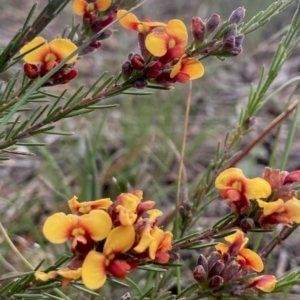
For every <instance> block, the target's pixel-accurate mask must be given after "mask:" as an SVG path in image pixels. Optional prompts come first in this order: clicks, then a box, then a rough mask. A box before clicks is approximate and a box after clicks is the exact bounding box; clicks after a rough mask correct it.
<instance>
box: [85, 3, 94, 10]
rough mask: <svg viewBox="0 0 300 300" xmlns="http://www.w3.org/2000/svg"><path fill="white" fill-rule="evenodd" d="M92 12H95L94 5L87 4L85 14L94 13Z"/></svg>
mask: <svg viewBox="0 0 300 300" xmlns="http://www.w3.org/2000/svg"><path fill="white" fill-rule="evenodd" d="M94 10H95V5H94V3H89V4H88V5H87V6H86V11H87V12H90V11H94Z"/></svg>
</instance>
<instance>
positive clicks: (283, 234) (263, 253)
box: [260, 224, 299, 259]
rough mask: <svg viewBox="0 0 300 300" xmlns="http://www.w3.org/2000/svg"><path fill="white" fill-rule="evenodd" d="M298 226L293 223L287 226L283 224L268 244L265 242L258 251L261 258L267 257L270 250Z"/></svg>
mask: <svg viewBox="0 0 300 300" xmlns="http://www.w3.org/2000/svg"><path fill="white" fill-rule="evenodd" d="M298 226H299V224H295V225H293V227H287V226H285V227H284V228H283V229H282V230H281V232H280V233H279V234H278V236H276V237H275V238H274V239H273V240H272V241H271V242H270V243H269V244H267V245H266V246H265V247H264V248H263V249H262V250H261V252H260V257H261V258H262V259H266V258H268V256H269V254H270V253H271V252H272V250H273V249H274V248H275V247H276V246H277V245H279V244H280V243H281V242H283V241H284V240H285V239H287V238H288V237H289V236H290V235H291V234H292V233H293V232H294V231H295V229H296V228H297V227H298Z"/></svg>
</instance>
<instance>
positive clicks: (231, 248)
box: [215, 230, 264, 272]
mask: <svg viewBox="0 0 300 300" xmlns="http://www.w3.org/2000/svg"><path fill="white" fill-rule="evenodd" d="M225 240H226V241H227V242H229V243H230V244H229V245H228V244H224V243H218V244H217V245H216V246H215V247H216V249H217V250H218V251H220V252H221V253H222V254H223V253H225V252H228V253H229V254H230V255H231V256H236V258H237V260H238V262H239V263H240V265H241V266H245V268H246V269H249V268H251V269H252V270H254V271H256V272H261V271H262V270H263V269H264V264H263V262H262V260H261V258H260V256H259V255H258V254H257V253H255V252H254V251H252V250H250V249H246V248H244V247H245V245H246V244H247V243H248V240H249V239H248V238H245V237H244V233H243V232H242V231H240V230H237V231H236V232H235V233H234V234H232V235H229V236H226V237H225Z"/></svg>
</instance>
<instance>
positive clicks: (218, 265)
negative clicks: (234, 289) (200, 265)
mask: <svg viewBox="0 0 300 300" xmlns="http://www.w3.org/2000/svg"><path fill="white" fill-rule="evenodd" d="M224 268H225V264H224V263H223V262H222V261H220V260H219V261H216V262H215V263H214V264H213V265H212V267H211V268H210V270H209V273H208V277H212V276H215V275H220V274H221V273H222V271H223V270H224Z"/></svg>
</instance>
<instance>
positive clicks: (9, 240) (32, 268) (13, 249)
mask: <svg viewBox="0 0 300 300" xmlns="http://www.w3.org/2000/svg"><path fill="white" fill-rule="evenodd" d="M0 231H1V232H2V235H3V237H4V239H5V240H6V241H7V243H8V245H9V246H10V248H11V250H12V251H13V252H14V253H15V254H16V255H17V256H18V257H19V258H20V259H21V261H22V262H23V263H24V264H25V265H26V266H27V267H28V268H29V269H30V270H32V271H33V270H34V267H33V266H32V265H31V264H30V263H29V262H28V261H27V259H26V258H25V257H24V256H23V255H22V254H21V252H20V251H19V250H18V248H17V247H16V246H15V245H14V243H13V242H12V240H11V239H10V237H9V236H8V234H7V232H6V230H5V228H4V227H3V225H2V223H1V222H0Z"/></svg>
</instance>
